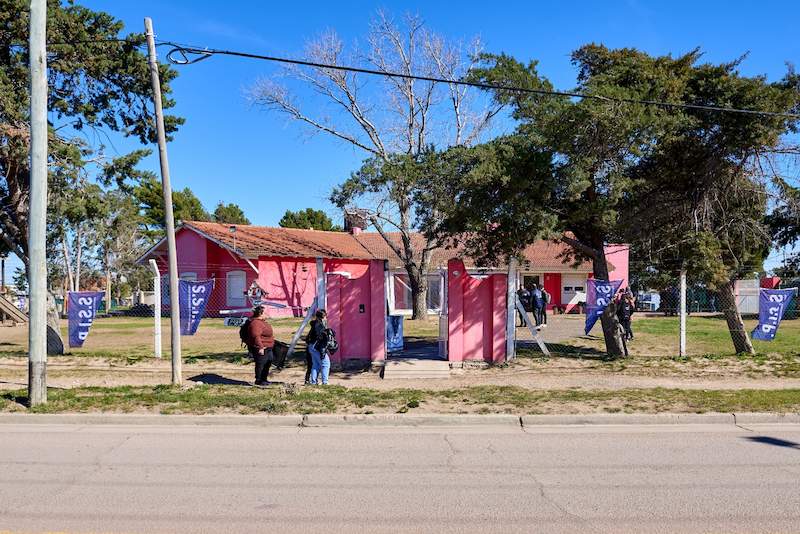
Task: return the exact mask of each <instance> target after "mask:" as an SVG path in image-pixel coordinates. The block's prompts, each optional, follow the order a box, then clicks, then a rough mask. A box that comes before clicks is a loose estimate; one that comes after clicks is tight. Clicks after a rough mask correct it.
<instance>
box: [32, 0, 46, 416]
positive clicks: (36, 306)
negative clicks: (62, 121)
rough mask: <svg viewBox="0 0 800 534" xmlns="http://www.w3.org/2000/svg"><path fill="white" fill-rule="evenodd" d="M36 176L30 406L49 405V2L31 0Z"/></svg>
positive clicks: (33, 162)
mask: <svg viewBox="0 0 800 534" xmlns="http://www.w3.org/2000/svg"><path fill="white" fill-rule="evenodd" d="M30 5H31V19H30V25H31V26H30V41H29V43H28V46H29V48H28V55H29V57H30V71H31V148H30V151H31V161H30V166H31V175H30V205H29V212H28V258H29V264H28V287H29V289H30V302H29V305H28V306H29V307H28V313H29V315H30V318H29V320H28V402H29V404H30V406H39V405H40V404H44V403H46V402H47V263H46V262H47V258H46V252H45V241H46V225H47V48H46V39H47V1H46V0H31V4H30Z"/></svg>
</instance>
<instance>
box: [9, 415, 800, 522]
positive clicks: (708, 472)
mask: <svg viewBox="0 0 800 534" xmlns="http://www.w3.org/2000/svg"><path fill="white" fill-rule="evenodd" d="M798 443H800V426H788V425H787V426H752V427H748V429H744V428H737V427H734V426H723V425H717V426H700V425H693V426H663V427H661V426H656V427H654V426H651V427H638V426H627V427H624V426H617V427H540V428H533V429H526V430H525V431H523V430H522V429H515V428H513V427H505V428H499V427H498V428H488V427H474V428H455V429H453V428H450V429H413V428H389V429H368V428H358V429H333V428H330V429H307V428H303V429H291V428H284V429H277V428H276V429H269V428H248V427H214V426H209V427H170V426H81V425H16V424H4V425H2V426H0V531H4V530H10V531H12V532H17V531H22V532H39V531H59V532H142V533H144V532H147V533H151V532H156V533H158V532H214V533H218V532H235V533H240V532H268V531H273V532H275V531H279V532H312V533H320V532H324V533H326V534H327V533H333V532H348V533H353V532H480V531H487V532H504V533H507V532H548V533H549V532H647V533H654V532H790V531H791V532H796V531H797V530H798V529H800V445H798Z"/></svg>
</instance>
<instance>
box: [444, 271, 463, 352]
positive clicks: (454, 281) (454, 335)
mask: <svg viewBox="0 0 800 534" xmlns="http://www.w3.org/2000/svg"><path fill="white" fill-rule="evenodd" d="M464 271H465V269H464V263H463V262H462V261H460V260H450V261H448V262H447V329H448V341H447V357H448V359H449V360H450V361H451V362H461V361H464V333H463V327H464V278H465V276H466V275H465V272H464Z"/></svg>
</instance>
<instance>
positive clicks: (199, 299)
mask: <svg viewBox="0 0 800 534" xmlns="http://www.w3.org/2000/svg"><path fill="white" fill-rule="evenodd" d="M178 283H179V286H178V298H179V300H180V305H181V310H180V312H181V313H180V315H181V335H182V336H193V335H194V334H195V332H197V327H198V326H200V319H202V318H203V313H205V311H206V304H208V299H209V297H211V291H212V290H213V289H214V280H202V281H199V282H195V281H193V280H179V281H178Z"/></svg>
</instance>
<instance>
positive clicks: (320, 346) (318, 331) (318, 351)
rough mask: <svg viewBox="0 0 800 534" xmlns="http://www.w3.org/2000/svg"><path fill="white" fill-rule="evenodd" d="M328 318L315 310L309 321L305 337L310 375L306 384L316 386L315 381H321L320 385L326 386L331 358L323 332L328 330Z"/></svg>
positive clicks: (324, 313) (325, 314) (322, 312)
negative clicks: (311, 319) (309, 355)
mask: <svg viewBox="0 0 800 534" xmlns="http://www.w3.org/2000/svg"><path fill="white" fill-rule="evenodd" d="M327 317H328V314H327V312H325V310H317V313H316V314H315V315H314V320H313V321H311V325H310V326H311V329H310V330H309V332H308V335H307V336H306V344H307V346H308V352H309V353H310V354H311V373H310V375H309V380H308V382H307V383H308V384H312V385H316V384H317V380H320V379H321V380H322V385H327V383H328V376H329V374H330V370H331V358H330V355H328V336H327V335H326V334H325V331H326V330H327V328H328V325H327V323H326V319H327Z"/></svg>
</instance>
